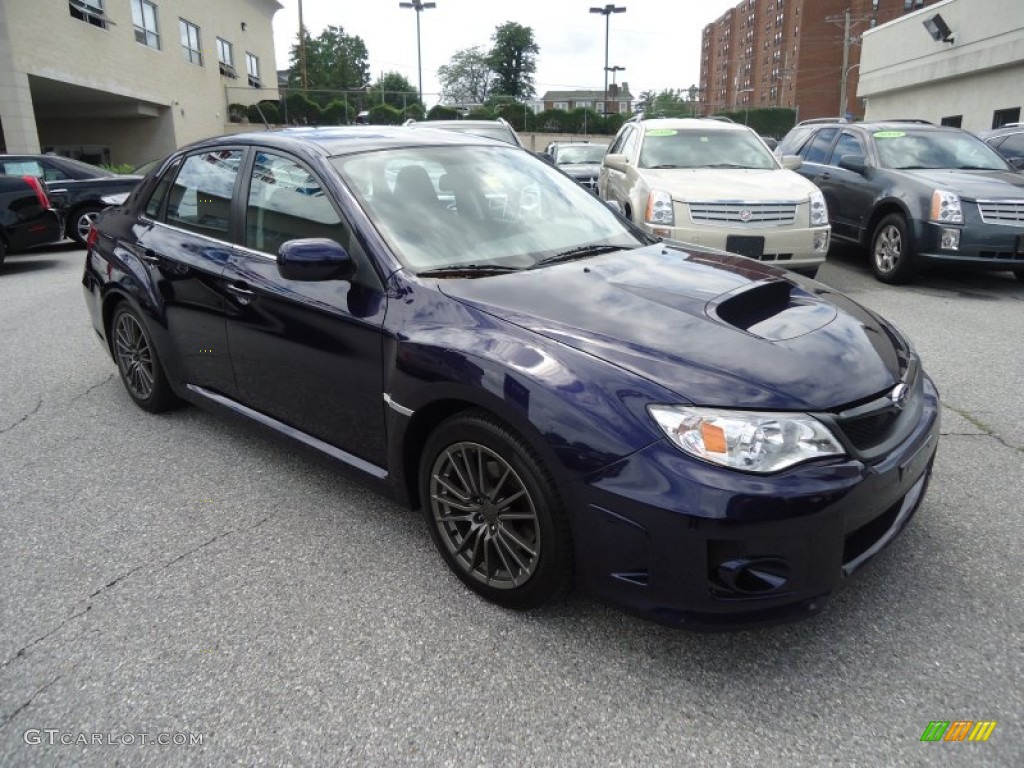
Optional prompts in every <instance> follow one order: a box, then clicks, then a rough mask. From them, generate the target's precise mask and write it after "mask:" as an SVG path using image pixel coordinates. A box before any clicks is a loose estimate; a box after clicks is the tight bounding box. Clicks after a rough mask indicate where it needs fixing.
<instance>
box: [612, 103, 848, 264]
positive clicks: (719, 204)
mask: <svg viewBox="0 0 1024 768" xmlns="http://www.w3.org/2000/svg"><path fill="white" fill-rule="evenodd" d="M799 165H800V160H799V158H796V157H793V158H790V157H786V158H783V160H782V161H781V162H780V160H779V159H778V158H776V157H775V155H773V154H772V153H771V151H770V150H769V149H768V147H767V146H766V145H765V143H764V142H763V141H762V140H761V139H760V138H759V137H758V135H757V134H756V133H754V131H752V130H751V129H750V128H747V127H746V126H744V125H738V124H736V123H732V122H724V121H720V120H714V119H707V118H681V119H667V118H661V119H651V120H643V119H633V120H631V121H629V122H627V123H626V124H625V125H623V126H622V129H621V130H620V131H619V133H618V135H617V136H616V137H615V141H614V142H612V144H611V146H610V147H609V148H608V154H607V155H605V157H604V161H603V162H602V164H601V172H600V176H599V178H598V194H599V195H600V196H601V198H603V199H604V200H612V201H615V202H617V203H618V204H619V205H621V206H622V209H623V212H624V213H625V215H626V216H627V217H628V218H630V219H632V220H633V221H634V222H636V223H637V224H639V225H641V226H642V227H644V228H645V229H646V230H648V231H649V232H652V233H653V234H655V235H660V236H661V237H665V238H669V239H672V240H680V241H683V242H688V243H695V244H697V245H704V246H710V247H712V248H719V249H722V250H726V251H731V252H733V253H739V254H742V255H744V256H749V257H751V258H754V259H758V260H759V261H766V262H772V263H778V265H779V266H780V267H785V268H787V269H793V270H796V271H797V272H802V273H804V274H807V275H810V276H811V277H813V276H814V275H815V274H816V273H817V271H818V267H819V266H820V265H821V264H822V262H824V261H825V254H826V253H827V251H828V245H829V236H830V234H831V228H830V227H829V223H828V211H827V209H826V207H825V198H824V197H823V196H822V194H821V192H820V190H818V188H817V187H816V186H815V185H814V184H812V183H811V182H810V181H808V180H807V179H804V178H803V177H801V176H800V175H799V174H796V173H793V171H792V170H790V169H791V168H796V167H799Z"/></svg>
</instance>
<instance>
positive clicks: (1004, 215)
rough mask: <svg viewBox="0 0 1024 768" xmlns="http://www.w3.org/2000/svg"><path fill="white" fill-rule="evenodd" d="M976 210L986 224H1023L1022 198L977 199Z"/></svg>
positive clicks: (1023, 202)
mask: <svg viewBox="0 0 1024 768" xmlns="http://www.w3.org/2000/svg"><path fill="white" fill-rule="evenodd" d="M978 212H979V213H981V220H982V221H984V222H985V223H986V224H1008V225H1010V226H1014V225H1021V224H1024V200H979V201H978Z"/></svg>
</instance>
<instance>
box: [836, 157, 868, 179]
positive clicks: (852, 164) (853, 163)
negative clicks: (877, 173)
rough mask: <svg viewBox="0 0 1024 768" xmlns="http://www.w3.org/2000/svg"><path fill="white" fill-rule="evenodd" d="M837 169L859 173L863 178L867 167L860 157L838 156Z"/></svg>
mask: <svg viewBox="0 0 1024 768" xmlns="http://www.w3.org/2000/svg"><path fill="white" fill-rule="evenodd" d="M839 167H840V168H845V169H846V170H848V171H853V172H854V173H859V174H860V175H861V176H863V175H864V171H866V170H867V167H868V165H867V163H865V162H864V158H863V157H861V156H860V155H840V157H839Z"/></svg>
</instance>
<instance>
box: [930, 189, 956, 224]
mask: <svg viewBox="0 0 1024 768" xmlns="http://www.w3.org/2000/svg"><path fill="white" fill-rule="evenodd" d="M931 220H932V221H935V222H938V223H940V224H963V223H964V212H963V210H962V209H961V208H960V196H959V195H958V194H956V193H955V192H950V191H949V190H946V189H936V190H935V191H934V192H932V215H931Z"/></svg>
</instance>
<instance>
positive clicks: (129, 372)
mask: <svg viewBox="0 0 1024 768" xmlns="http://www.w3.org/2000/svg"><path fill="white" fill-rule="evenodd" d="M110 347H111V350H112V351H113V353H114V360H115V361H116V362H117V370H118V371H119V372H120V374H121V383H122V384H124V388H125V389H126V390H128V395H129V396H130V397H131V399H132V400H134V401H135V404H136V405H138V406H139V407H140V408H141V409H142V410H144V411H149V412H150V413H161V412H163V411H167V410H170V409H171V408H174V407H175V406H177V405H178V404H179V403H180V402H181V401H180V400H178V397H177V396H176V395H175V394H174V392H173V391H172V390H171V385H170V384H168V382H167V376H166V375H165V374H164V369H163V366H162V365H161V364H160V358H159V357H157V354H156V349H155V348H154V347H153V341H152V339H151V338H150V335H149V331H147V330H146V325H145V323H144V322H143V320H142V318H141V317H140V316H139V314H138V313H137V312H136V311H135V310H134V309H132V308H131V307H130V306H129V305H128V304H126V303H122V304H121V305H119V306H118V308H117V309H116V310H115V311H114V317H113V318H112V319H111V321H110Z"/></svg>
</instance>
